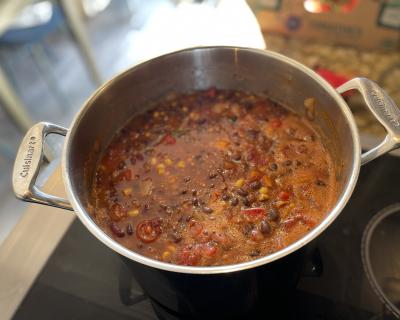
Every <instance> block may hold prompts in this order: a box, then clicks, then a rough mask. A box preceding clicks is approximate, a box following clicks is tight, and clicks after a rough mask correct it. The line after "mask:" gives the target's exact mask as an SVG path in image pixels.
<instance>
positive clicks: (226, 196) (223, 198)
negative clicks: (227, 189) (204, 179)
mask: <svg viewBox="0 0 400 320" xmlns="http://www.w3.org/2000/svg"><path fill="white" fill-rule="evenodd" d="M229 199H230V196H229V194H227V193H224V194H223V195H222V200H224V201H228V200H229Z"/></svg>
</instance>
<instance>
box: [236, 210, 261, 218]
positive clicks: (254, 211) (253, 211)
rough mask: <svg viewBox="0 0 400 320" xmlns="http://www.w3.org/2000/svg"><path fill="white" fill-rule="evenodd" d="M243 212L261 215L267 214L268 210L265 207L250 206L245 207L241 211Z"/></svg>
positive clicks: (250, 214)
mask: <svg viewBox="0 0 400 320" xmlns="http://www.w3.org/2000/svg"><path fill="white" fill-rule="evenodd" d="M240 212H241V213H242V214H247V215H249V216H253V217H254V216H261V215H265V214H266V211H265V209H264V208H250V209H243V210H242V211H240Z"/></svg>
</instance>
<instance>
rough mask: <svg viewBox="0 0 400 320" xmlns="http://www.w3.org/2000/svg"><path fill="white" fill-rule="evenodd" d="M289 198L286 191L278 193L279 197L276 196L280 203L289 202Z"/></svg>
mask: <svg viewBox="0 0 400 320" xmlns="http://www.w3.org/2000/svg"><path fill="white" fill-rule="evenodd" d="M289 197H290V194H289V192H287V191H281V192H279V195H278V198H279V200H281V201H288V200H289Z"/></svg>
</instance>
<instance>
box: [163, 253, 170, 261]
mask: <svg viewBox="0 0 400 320" xmlns="http://www.w3.org/2000/svg"><path fill="white" fill-rule="evenodd" d="M170 256H171V252H169V251H164V252H163V254H162V259H163V260H167V259H168V258H169V257H170Z"/></svg>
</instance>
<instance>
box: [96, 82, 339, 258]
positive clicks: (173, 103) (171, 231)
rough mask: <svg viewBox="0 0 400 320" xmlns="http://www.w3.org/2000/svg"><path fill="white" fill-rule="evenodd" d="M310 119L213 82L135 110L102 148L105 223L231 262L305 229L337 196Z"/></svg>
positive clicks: (138, 243)
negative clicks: (214, 85)
mask: <svg viewBox="0 0 400 320" xmlns="http://www.w3.org/2000/svg"><path fill="white" fill-rule="evenodd" d="M313 126H314V125H313V124H311V123H310V121H308V120H306V119H305V118H302V117H300V116H298V115H296V114H294V113H292V112H290V111H288V110H287V109H285V108H283V107H282V106H280V105H278V104H276V103H274V102H272V101H270V100H268V99H266V98H264V97H260V96H255V95H252V94H248V93H244V92H240V91H223V90H216V89H213V88H211V89H209V90H207V91H198V92H195V93H192V94H182V95H175V96H171V97H169V99H165V100H163V101H161V102H160V103H159V104H157V105H156V106H155V107H154V108H153V109H152V110H151V111H149V112H146V113H144V114H141V115H139V116H136V117H134V118H133V119H132V120H131V121H130V122H129V124H128V125H127V126H126V127H125V128H123V129H122V130H121V131H120V132H119V133H118V134H117V135H116V136H115V137H114V139H113V140H112V142H111V144H110V145H109V146H108V148H107V149H106V152H105V153H104V155H102V157H101V161H100V163H99V165H98V168H97V170H96V177H95V182H94V186H93V193H92V196H91V203H92V204H91V210H90V211H91V212H92V214H93V217H94V219H95V221H96V223H97V224H98V225H99V226H100V227H101V228H102V229H103V230H104V232H106V233H107V234H108V235H110V236H111V237H113V238H114V239H115V240H116V241H118V242H119V243H121V244H122V245H124V246H125V247H127V248H128V249H131V250H133V251H135V252H138V253H140V254H143V255H145V256H148V257H150V258H154V259H158V260H162V261H165V262H169V263H174V264H182V265H205V266H208V265H225V264H233V263H239V262H245V261H249V260H253V259H256V258H259V257H261V256H265V255H268V254H271V253H273V252H276V251H278V250H280V249H282V248H284V247H285V246H287V245H289V244H290V243H292V242H294V241H296V240H298V239H299V238H301V237H303V236H304V235H305V234H306V233H307V232H309V231H310V230H311V229H312V228H313V227H314V226H315V225H317V224H318V223H319V222H320V221H321V220H322V219H323V218H324V216H325V215H326V213H327V212H328V211H329V210H330V209H331V207H332V206H333V204H334V203H335V201H336V192H335V190H336V183H335V179H334V177H335V174H334V169H333V164H332V159H331V155H330V154H329V152H328V151H327V150H326V149H325V148H324V146H323V144H322V143H321V139H320V137H319V136H318V135H317V133H316V131H315V130H314V129H313Z"/></svg>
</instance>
